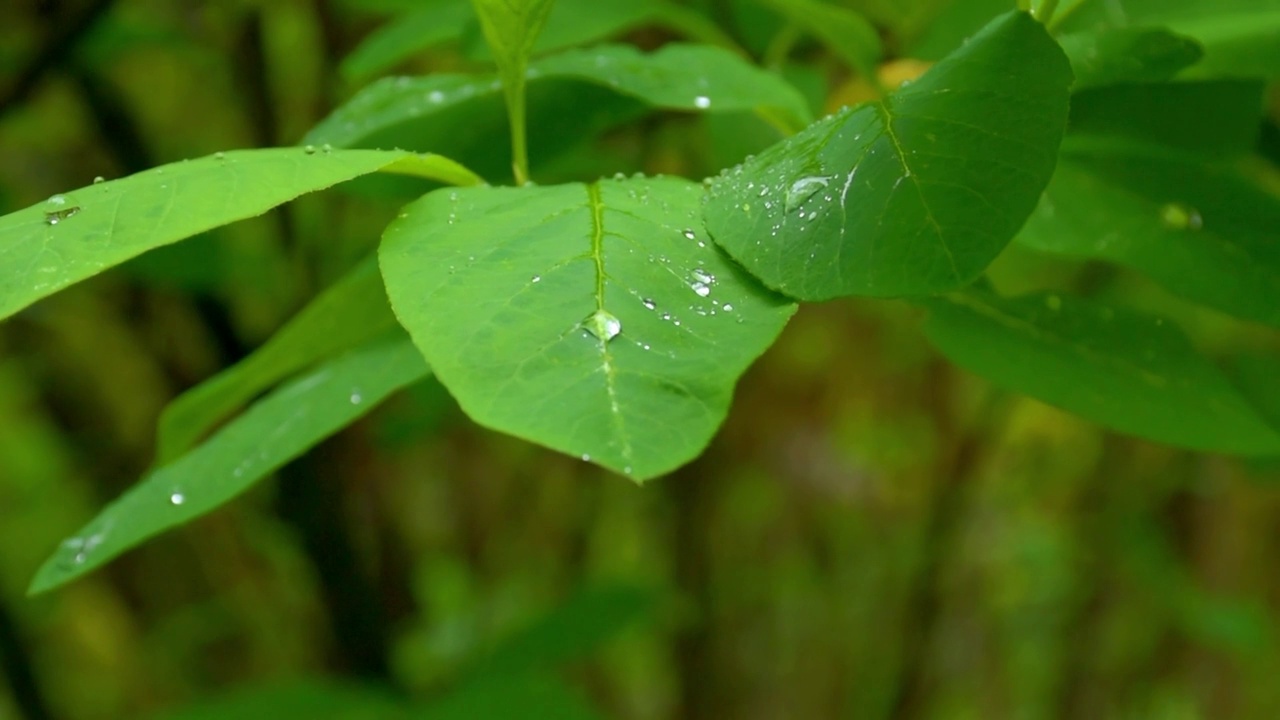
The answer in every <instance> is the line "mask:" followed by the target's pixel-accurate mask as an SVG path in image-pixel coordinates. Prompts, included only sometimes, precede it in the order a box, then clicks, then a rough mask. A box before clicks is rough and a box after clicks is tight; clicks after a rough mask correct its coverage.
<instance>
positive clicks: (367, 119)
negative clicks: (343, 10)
mask: <svg viewBox="0 0 1280 720" xmlns="http://www.w3.org/2000/svg"><path fill="white" fill-rule="evenodd" d="M691 68H696V69H697V72H692V71H691ZM528 75H529V80H530V81H531V82H532V83H541V82H544V81H547V80H552V79H574V80H582V81H585V82H589V83H592V84H595V85H599V86H601V87H605V88H609V89H610V90H612V91H614V92H618V93H622V94H625V95H629V96H631V97H635V98H637V99H639V100H642V101H644V102H646V103H648V104H650V105H653V106H655V107H659V108H663V109H668V110H688V111H694V112H738V111H743V110H755V111H757V112H760V113H761V114H763V115H767V116H777V117H780V118H781V120H782V122H783V123H784V124H786V125H788V126H796V127H799V126H801V125H803V124H804V123H807V122H808V121H809V119H810V117H811V116H810V113H809V109H808V105H807V104H806V103H805V101H804V98H803V97H802V96H801V95H800V93H799V92H798V91H797V90H796V89H795V88H793V87H792V86H791V85H790V84H789V83H787V82H786V81H785V80H782V79H781V78H779V77H778V76H776V75H773V74H771V73H768V72H765V71H763V70H760V69H759V68H756V67H754V66H752V65H751V64H749V63H747V62H746V61H745V60H743V59H742V58H740V57H738V56H736V55H734V54H733V53H730V52H728V51H726V50H721V49H719V48H714V47H708V46H704V45H686V44H679V43H672V44H668V45H665V46H663V48H662V49H660V50H658V51H656V52H653V53H648V54H646V53H642V52H640V51H638V50H636V49H635V48H634V47H631V46H629V45H605V46H601V47H597V48H593V49H591V50H572V51H568V52H565V53H562V54H559V55H553V56H551V57H547V58H543V59H542V60H539V61H537V62H535V63H533V65H532V66H531V67H530V68H529V71H528ZM500 91H501V85H500V84H498V83H497V82H496V81H495V80H494V78H493V77H491V76H472V75H448V74H440V75H431V76H427V77H421V78H410V77H400V78H386V79H383V80H381V81H379V82H376V83H374V84H372V85H370V86H369V87H368V88H366V89H365V90H363V91H361V92H360V93H358V94H357V95H356V96H355V97H353V98H352V99H351V100H350V101H349V102H348V103H346V104H344V105H343V106H342V107H340V108H338V109H337V110H335V111H334V112H333V114H331V115H330V116H329V117H327V118H325V119H324V120H323V121H321V122H320V124H319V125H317V126H316V127H315V129H313V130H312V131H311V132H310V133H309V134H308V135H307V142H312V143H332V144H333V145H335V146H341V147H347V146H351V145H355V144H364V143H367V142H370V141H375V140H380V139H382V138H387V137H391V133H393V132H395V131H396V130H397V129H398V128H403V129H404V133H403V134H404V135H406V136H407V135H409V134H411V133H412V134H418V135H422V134H432V135H438V136H439V137H440V141H441V143H442V145H441V147H444V144H443V143H444V142H446V141H447V142H449V143H450V144H452V143H453V142H455V141H456V140H455V137H453V136H454V134H455V131H454V129H452V128H438V129H437V128H432V127H431V126H430V125H429V123H430V122H431V121H432V119H433V116H437V115H440V114H442V113H449V112H457V111H462V112H468V111H467V110H465V109H464V108H463V106H466V105H470V104H472V103H473V102H474V101H475V100H476V99H477V98H480V97H483V96H496V95H497V94H498V93H499V92H500ZM556 111H557V113H560V114H563V110H562V109H561V108H557V109H556ZM468 114H469V115H471V114H472V113H470V112H468ZM463 120H464V121H469V122H470V123H472V124H474V123H475V122H476V119H475V118H474V117H473V116H472V117H467V118H463ZM461 124H465V123H460V125H461ZM456 130H457V131H464V130H465V128H462V127H459V128H457V129H456ZM535 130H536V128H535ZM486 142H488V143H492V139H491V138H487V139H486ZM450 152H453V150H452V149H451V150H450Z"/></svg>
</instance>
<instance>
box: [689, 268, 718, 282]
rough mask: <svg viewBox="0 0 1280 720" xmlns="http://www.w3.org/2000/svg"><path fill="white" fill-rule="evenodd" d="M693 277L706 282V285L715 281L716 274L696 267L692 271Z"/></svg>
mask: <svg viewBox="0 0 1280 720" xmlns="http://www.w3.org/2000/svg"><path fill="white" fill-rule="evenodd" d="M693 279H694V280H697V281H698V282H700V283H706V284H708V285H711V284H712V283H714V282H715V281H716V276H715V275H712V274H711V273H709V272H707V271H706V270H704V269H702V268H696V269H695V270H694V271H693Z"/></svg>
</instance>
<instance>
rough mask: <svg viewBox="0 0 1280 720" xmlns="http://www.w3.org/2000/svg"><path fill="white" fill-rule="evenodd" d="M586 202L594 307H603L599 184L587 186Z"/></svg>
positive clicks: (602, 253)
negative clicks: (589, 232)
mask: <svg viewBox="0 0 1280 720" xmlns="http://www.w3.org/2000/svg"><path fill="white" fill-rule="evenodd" d="M587 204H588V205H590V206H591V259H592V260H595V263H596V309H597V310H603V309H604V202H603V201H601V200H600V186H599V185H596V184H594V183H593V184H591V185H588V186H587Z"/></svg>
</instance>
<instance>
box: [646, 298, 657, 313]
mask: <svg viewBox="0 0 1280 720" xmlns="http://www.w3.org/2000/svg"><path fill="white" fill-rule="evenodd" d="M643 302H644V306H645V309H647V310H652V309H654V308H656V307H658V304H657V303H655V302H654V301H653V299H652V298H645V299H644V301H643Z"/></svg>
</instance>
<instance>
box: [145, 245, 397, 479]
mask: <svg viewBox="0 0 1280 720" xmlns="http://www.w3.org/2000/svg"><path fill="white" fill-rule="evenodd" d="M398 327H399V325H397V324H396V319H395V315H393V314H392V313H391V306H390V305H388V304H387V293H386V291H385V290H384V289H383V287H382V276H381V275H379V274H378V265H377V262H376V261H375V260H374V259H373V258H370V259H369V260H368V261H367V262H364V263H361V264H360V265H359V266H358V267H356V268H355V269H354V270H353V271H352V272H351V273H349V274H348V275H347V276H346V277H345V278H343V279H342V280H341V281H339V282H338V283H337V284H335V285H334V286H333V287H331V288H329V289H328V290H326V291H324V292H323V293H321V294H320V295H319V296H317V297H316V299H315V300H313V301H312V302H311V303H310V304H309V305H307V306H306V307H305V308H303V309H302V311H301V312H299V313H298V315H297V316H296V317H294V318H293V319H292V320H290V321H289V322H288V323H287V324H286V325H285V326H284V327H282V328H280V330H278V331H277V332H276V333H275V334H274V335H272V336H271V337H270V338H269V339H268V340H267V342H266V343H265V344H264V345H263V346H262V347H261V348H258V350H256V351H255V352H254V353H253V354H252V355H250V356H249V357H247V358H245V359H244V360H242V361H240V362H239V363H237V364H236V365H235V366H233V367H230V368H228V369H226V370H224V371H223V372H221V373H219V374H218V375H216V376H214V377H213V378H211V379H209V380H207V381H205V382H203V383H201V384H200V385H197V386H196V387H194V388H192V389H191V390H188V391H187V392H185V393H183V394H182V396H180V397H179V398H177V399H176V400H174V401H173V402H171V403H169V406H168V407H166V408H165V409H164V413H163V414H162V415H161V416H160V425H159V428H158V429H157V432H156V435H157V440H158V446H159V449H158V450H157V452H156V456H157V458H156V462H157V464H160V465H164V464H167V463H169V462H171V461H173V460H175V459H177V457H178V456H179V455H181V454H183V453H185V452H187V450H189V449H190V448H191V447H192V446H193V445H195V444H196V442H197V441H199V440H200V438H201V437H203V436H204V435H205V433H207V432H209V431H210V430H211V429H213V428H214V427H215V426H216V425H217V424H218V423H219V422H221V421H222V420H224V419H226V418H227V416H229V415H230V414H231V413H232V412H234V411H235V410H237V409H238V408H240V407H241V406H242V405H244V404H245V403H246V402H248V401H250V400H252V399H253V398H254V397H256V396H257V395H258V394H259V393H261V392H263V391H264V390H267V389H269V388H270V387H271V386H273V385H275V384H276V383H278V382H280V381H281V380H284V379H285V378H287V377H289V376H290V375H292V374H294V373H297V372H299V371H301V370H304V369H306V368H307V367H310V366H311V365H313V364H314V363H316V362H318V361H320V360H324V359H326V358H329V357H332V356H333V355H336V354H338V353H340V352H343V351H346V350H350V349H352V348H355V347H358V346H360V345H364V344H366V343H369V342H372V341H373V340H375V339H377V338H380V337H383V336H385V335H388V334H390V333H392V332H394V331H395V330H396V329H397V328H398Z"/></svg>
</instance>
